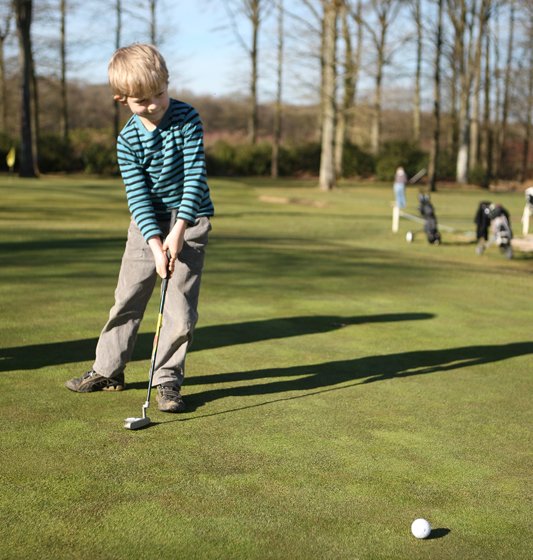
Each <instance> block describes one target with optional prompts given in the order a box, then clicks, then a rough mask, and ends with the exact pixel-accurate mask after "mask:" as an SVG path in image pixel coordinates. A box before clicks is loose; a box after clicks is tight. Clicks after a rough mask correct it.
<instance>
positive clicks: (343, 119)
mask: <svg viewBox="0 0 533 560" xmlns="http://www.w3.org/2000/svg"><path fill="white" fill-rule="evenodd" d="M347 4H348V3H347V2H342V3H341V7H340V17H341V22H342V41H343V44H344V61H343V65H342V66H343V73H342V84H343V90H342V100H341V105H340V107H339V108H338V110H337V127H336V138H335V172H336V174H337V176H339V177H342V176H343V174H344V173H343V154H344V145H345V143H346V138H347V135H348V131H349V129H350V126H351V123H352V116H353V111H354V107H355V99H356V94H357V82H358V79H359V69H360V66H361V51H362V43H363V26H362V25H360V24H358V23H357V21H358V20H360V19H361V13H362V1H361V0H358V1H357V5H356V7H355V12H354V16H353V17H350V16H351V14H350V10H349V6H348V5H347ZM350 20H355V25H356V27H357V33H356V47H355V51H354V49H353V45H352V36H351V34H352V29H351V26H350Z"/></svg>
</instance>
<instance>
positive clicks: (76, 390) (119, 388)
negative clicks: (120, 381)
mask: <svg viewBox="0 0 533 560" xmlns="http://www.w3.org/2000/svg"><path fill="white" fill-rule="evenodd" d="M65 387H66V388H67V389H69V390H70V391H72V392H74V393H96V392H98V391H106V392H112V393H115V392H118V391H123V390H124V387H125V385H115V386H114V387H103V388H102V389H95V390H88V391H84V390H81V391H80V389H79V388H76V387H74V386H71V385H69V381H67V382H66V383H65Z"/></svg>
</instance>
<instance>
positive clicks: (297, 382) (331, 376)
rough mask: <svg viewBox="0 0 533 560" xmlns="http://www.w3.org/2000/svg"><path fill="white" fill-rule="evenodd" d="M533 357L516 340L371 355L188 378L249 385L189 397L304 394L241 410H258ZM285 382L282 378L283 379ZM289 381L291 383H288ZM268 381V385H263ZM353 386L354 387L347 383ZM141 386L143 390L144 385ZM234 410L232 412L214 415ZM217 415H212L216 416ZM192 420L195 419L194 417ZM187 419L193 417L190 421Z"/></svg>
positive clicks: (529, 346) (195, 400)
mask: <svg viewBox="0 0 533 560" xmlns="http://www.w3.org/2000/svg"><path fill="white" fill-rule="evenodd" d="M527 354H533V342H532V341H528V342H514V343H510V344H500V345H484V346H464V347H459V348H447V349H444V350H442V349H439V350H420V351H414V352H401V353H396V354H387V355H380V356H367V357H363V358H355V359H353V360H338V361H330V362H324V363H319V364H311V365H306V366H294V367H288V368H265V369H260V370H253V371H241V372H234V373H225V374H218V375H205V376H201V377H191V378H188V379H187V386H193V385H204V384H213V383H232V384H236V383H239V382H244V383H246V384H245V385H239V386H231V387H223V388H220V389H211V390H208V391H202V392H199V393H195V394H192V395H190V396H188V397H187V407H188V409H189V410H190V411H194V410H196V409H197V408H200V407H202V406H203V405H205V404H206V403H209V402H212V401H215V400H218V399H221V398H227V397H244V396H251V395H284V394H286V393H289V392H291V393H294V392H301V393H303V394H299V395H291V396H281V397H279V398H275V399H271V400H269V401H266V402H263V403H259V404H257V403H256V404H253V405H249V406H244V407H239V408H236V409H235V410H243V409H247V408H255V407H259V406H263V405H266V404H271V403H273V402H279V401H287V400H293V399H298V398H302V397H307V396H310V395H317V394H322V393H327V392H330V391H337V390H341V389H345V388H347V387H353V386H355V385H363V384H367V383H374V382H376V381H385V380H392V379H401V378H403V377H411V376H414V375H426V374H429V373H438V372H446V371H454V370H458V369H461V368H465V367H474V366H478V365H482V364H488V363H493V362H498V361H502V360H507V359H510V358H514V357H517V356H524V355H527ZM280 378H282V379H281V380H280ZM283 378H287V379H283ZM258 380H263V381H262V382H259V383H258V382H257V381H258ZM346 383H348V385H346ZM134 385H137V388H139V387H141V386H142V384H134ZM225 412H231V410H226V411H223V412H218V413H213V414H223V413H225ZM210 415H211V414H209V416H210ZM189 419H192V418H189ZM184 420H187V418H184Z"/></svg>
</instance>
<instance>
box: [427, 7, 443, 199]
mask: <svg viewBox="0 0 533 560" xmlns="http://www.w3.org/2000/svg"><path fill="white" fill-rule="evenodd" d="M443 2H444V0H437V29H436V41H435V62H434V65H433V70H434V75H433V76H434V77H433V137H432V139H431V150H430V153H429V169H428V175H429V185H430V191H431V192H435V191H436V190H437V170H438V162H439V152H440V149H439V148H440V125H441V123H440V112H441V111H440V105H441V92H440V82H441V79H440V76H441V53H442V8H443Z"/></svg>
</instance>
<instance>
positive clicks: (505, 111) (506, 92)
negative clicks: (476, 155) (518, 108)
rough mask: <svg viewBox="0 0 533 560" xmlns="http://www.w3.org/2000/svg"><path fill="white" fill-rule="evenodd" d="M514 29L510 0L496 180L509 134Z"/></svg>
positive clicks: (511, 0)
mask: <svg viewBox="0 0 533 560" xmlns="http://www.w3.org/2000/svg"><path fill="white" fill-rule="evenodd" d="M514 29H515V2H514V0H510V11H509V39H508V44H507V61H506V64H505V73H504V76H505V78H504V82H503V100H502V110H501V122H500V126H499V134H498V137H497V144H496V145H497V154H496V162H497V167H496V180H498V179H499V178H500V175H501V170H502V166H503V163H504V157H505V138H506V136H507V119H508V116H509V96H510V89H511V72H512V65H513V48H514Z"/></svg>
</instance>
